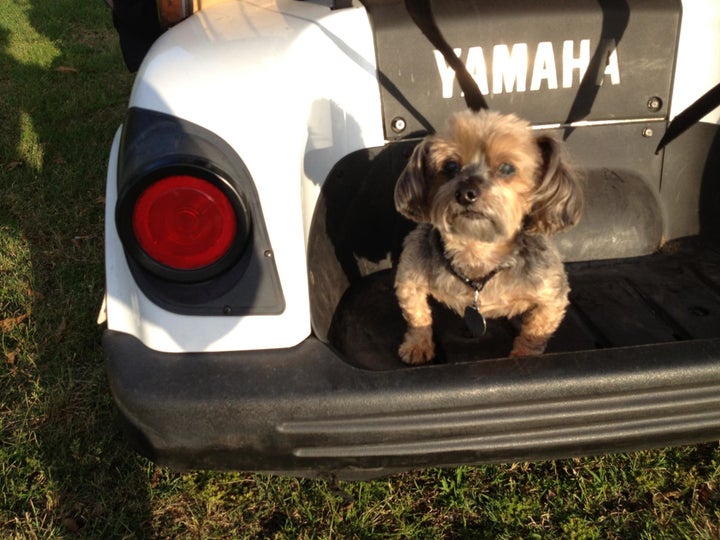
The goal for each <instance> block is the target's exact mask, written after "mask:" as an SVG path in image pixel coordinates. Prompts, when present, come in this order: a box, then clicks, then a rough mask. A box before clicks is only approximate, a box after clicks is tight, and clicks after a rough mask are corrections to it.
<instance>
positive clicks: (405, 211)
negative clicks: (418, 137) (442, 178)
mask: <svg viewBox="0 0 720 540" xmlns="http://www.w3.org/2000/svg"><path fill="white" fill-rule="evenodd" d="M430 143H431V139H430V138H429V137H426V138H425V139H423V140H422V141H420V143H418V145H417V146H416V147H415V149H414V150H413V153H412V155H411V156H410V159H409V160H408V162H407V165H405V169H403V172H402V173H400V177H399V178H398V180H397V183H396V184H395V208H396V209H397V211H398V212H400V213H401V214H402V215H403V216H405V217H406V218H408V219H411V220H413V221H415V222H417V223H425V222H428V221H430V216H429V214H428V211H427V194H426V188H427V182H428V181H427V175H428V173H429V171H428V163H427V155H428V151H429V148H430Z"/></svg>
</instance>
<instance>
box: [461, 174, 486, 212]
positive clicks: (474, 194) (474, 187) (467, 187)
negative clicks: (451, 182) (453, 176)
mask: <svg viewBox="0 0 720 540" xmlns="http://www.w3.org/2000/svg"><path fill="white" fill-rule="evenodd" d="M480 183H481V182H480V180H478V179H474V178H473V179H469V180H466V181H464V182H462V183H461V184H460V185H459V186H458V188H457V190H456V191H455V200H456V201H457V202H458V203H459V204H462V205H464V206H467V205H470V204H472V203H474V202H475V201H476V200H478V198H479V197H480Z"/></svg>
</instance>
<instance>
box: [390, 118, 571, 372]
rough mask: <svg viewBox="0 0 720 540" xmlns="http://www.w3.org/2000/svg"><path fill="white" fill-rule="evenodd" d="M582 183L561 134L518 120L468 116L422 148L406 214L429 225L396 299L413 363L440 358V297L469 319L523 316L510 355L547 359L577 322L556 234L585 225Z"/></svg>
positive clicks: (404, 192)
mask: <svg viewBox="0 0 720 540" xmlns="http://www.w3.org/2000/svg"><path fill="white" fill-rule="evenodd" d="M582 200H583V197H582V190H581V188H580V185H579V182H578V180H577V178H576V176H575V174H574V173H573V171H572V170H571V168H570V167H569V166H568V164H567V162H566V160H565V158H564V157H563V155H562V153H561V148H560V145H559V143H558V142H557V141H555V140H554V139H553V138H552V137H549V136H547V135H537V134H534V133H533V132H532V130H531V129H530V125H529V124H528V123H527V122H525V121H524V120H521V119H519V118H518V117H516V116H514V115H501V114H499V113H495V112H487V111H480V112H477V113H474V112H471V111H464V112H461V113H457V114H455V115H453V116H452V117H450V119H449V120H448V124H447V128H446V133H445V134H444V135H431V136H428V137H426V138H425V139H424V140H423V141H422V142H420V143H419V144H418V146H417V147H416V148H415V150H414V152H413V154H412V156H411V157H410V160H409V162H408V164H407V166H406V167H405V170H404V171H403V172H402V174H401V175H400V177H399V179H398V181H397V184H396V186H395V206H396V207H397V209H398V211H399V212H400V213H401V214H403V215H404V216H406V217H408V218H410V219H411V220H413V221H416V222H417V223H419V224H420V225H419V226H418V227H416V228H415V230H414V231H412V232H411V233H410V234H409V235H408V236H407V238H406V239H405V242H404V244H403V252H402V254H401V257H400V261H399V263H398V267H397V276H396V278H395V291H396V294H397V297H398V300H399V302H400V307H401V309H402V312H403V316H404V317H405V320H406V321H407V323H408V330H407V333H406V334H405V338H404V341H403V343H402V345H401V346H400V349H399V354H400V358H401V359H402V361H403V362H405V363H406V364H422V363H425V362H428V361H430V360H431V359H432V358H433V357H434V356H435V347H434V344H433V336H432V314H431V310H430V306H429V304H428V295H432V296H433V297H435V298H436V299H437V300H439V301H441V302H443V303H445V304H446V305H447V306H449V307H450V308H452V309H453V310H455V311H456V312H458V313H459V314H461V315H463V314H464V317H465V321H466V324H467V326H468V328H469V329H470V330H471V332H472V333H473V334H475V335H482V334H483V333H484V331H485V317H487V318H495V317H514V316H516V315H521V314H522V327H521V330H520V333H519V334H518V336H517V337H516V338H515V341H514V342H513V347H512V351H511V352H510V356H526V355H536V354H540V353H542V352H543V351H544V350H545V345H546V344H547V341H548V339H549V338H550V337H551V335H552V334H553V332H554V331H555V330H556V329H557V327H558V326H559V325H560V322H561V321H562V319H563V317H564V315H565V309H566V307H567V305H568V292H569V290H570V288H569V286H568V281H567V276H566V274H565V270H564V267H563V263H562V261H561V259H560V255H559V254H558V252H557V249H556V248H555V246H554V245H553V244H552V243H551V242H550V240H549V239H548V237H547V235H549V234H551V233H554V232H557V231H560V230H563V229H566V228H568V227H571V226H573V225H574V224H575V223H576V222H577V221H578V220H579V218H580V213H581V210H582Z"/></svg>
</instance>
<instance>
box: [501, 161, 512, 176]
mask: <svg viewBox="0 0 720 540" xmlns="http://www.w3.org/2000/svg"><path fill="white" fill-rule="evenodd" d="M497 171H498V174H499V175H500V176H512V175H513V174H515V167H513V166H512V165H510V164H509V163H503V164H502V165H500V166H499V167H498V169H497Z"/></svg>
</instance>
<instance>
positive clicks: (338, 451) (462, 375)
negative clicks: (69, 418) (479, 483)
mask: <svg viewBox="0 0 720 540" xmlns="http://www.w3.org/2000/svg"><path fill="white" fill-rule="evenodd" d="M104 346H105V351H106V355H107V362H106V363H107V370H108V374H109V379H110V383H111V387H112V392H113V394H114V397H115V401H116V403H117V405H118V408H119V410H120V412H121V414H122V416H123V419H124V420H125V421H126V422H127V424H128V426H129V428H130V434H131V439H132V441H133V443H134V444H135V446H136V447H137V448H138V450H139V451H140V452H141V453H143V454H145V455H147V456H148V457H150V458H152V459H153V460H155V461H156V462H158V463H160V464H163V465H168V466H171V467H173V468H178V469H200V468H209V469H235V470H246V471H266V472H275V473H282V474H292V475H298V476H310V477H317V476H328V475H335V476H337V477H339V478H352V479H360V478H370V477H375V476H381V475H384V474H387V473H390V472H395V471H399V470H407V469H412V468H419V467H426V466H444V465H458V464H470V463H489V462H509V461H525V460H537V459H547V458H561V457H570V456H581V455H592V454H599V453H607V452H615V451H624V450H632V449H642V448H650V447H662V446H670V445H679V444H688V443H698V442H703V441H709V440H714V439H718V438H720V340H717V339H715V340H706V341H689V342H678V343H670V344H663V345H653V346H644V347H633V348H619V349H607V350H597V351H589V352H582V353H571V354H570V353H568V354H551V355H545V356H543V357H541V358H527V359H512V360H511V359H503V360H491V361H482V362H470V363H462V364H455V365H452V366H448V365H435V366H425V367H420V368H407V369H398V370H395V371H365V370H361V369H357V368H354V367H352V366H350V365H348V364H346V363H345V362H343V361H342V360H341V359H340V358H338V357H337V356H336V355H335V354H334V353H333V351H332V350H331V349H330V348H328V347H327V346H326V345H324V344H323V343H321V342H319V341H318V340H316V339H314V338H309V339H308V340H306V341H305V342H304V343H301V344H300V345H299V346H297V347H295V348H293V349H285V350H267V351H246V352H229V353H219V354H218V353H216V354H167V353H159V352H156V351H152V350H149V349H147V348H146V347H144V346H143V344H142V343H141V342H140V341H138V340H137V339H135V338H134V337H131V336H128V335H125V334H121V333H117V332H112V331H107V332H106V334H105V336H104Z"/></svg>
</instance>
